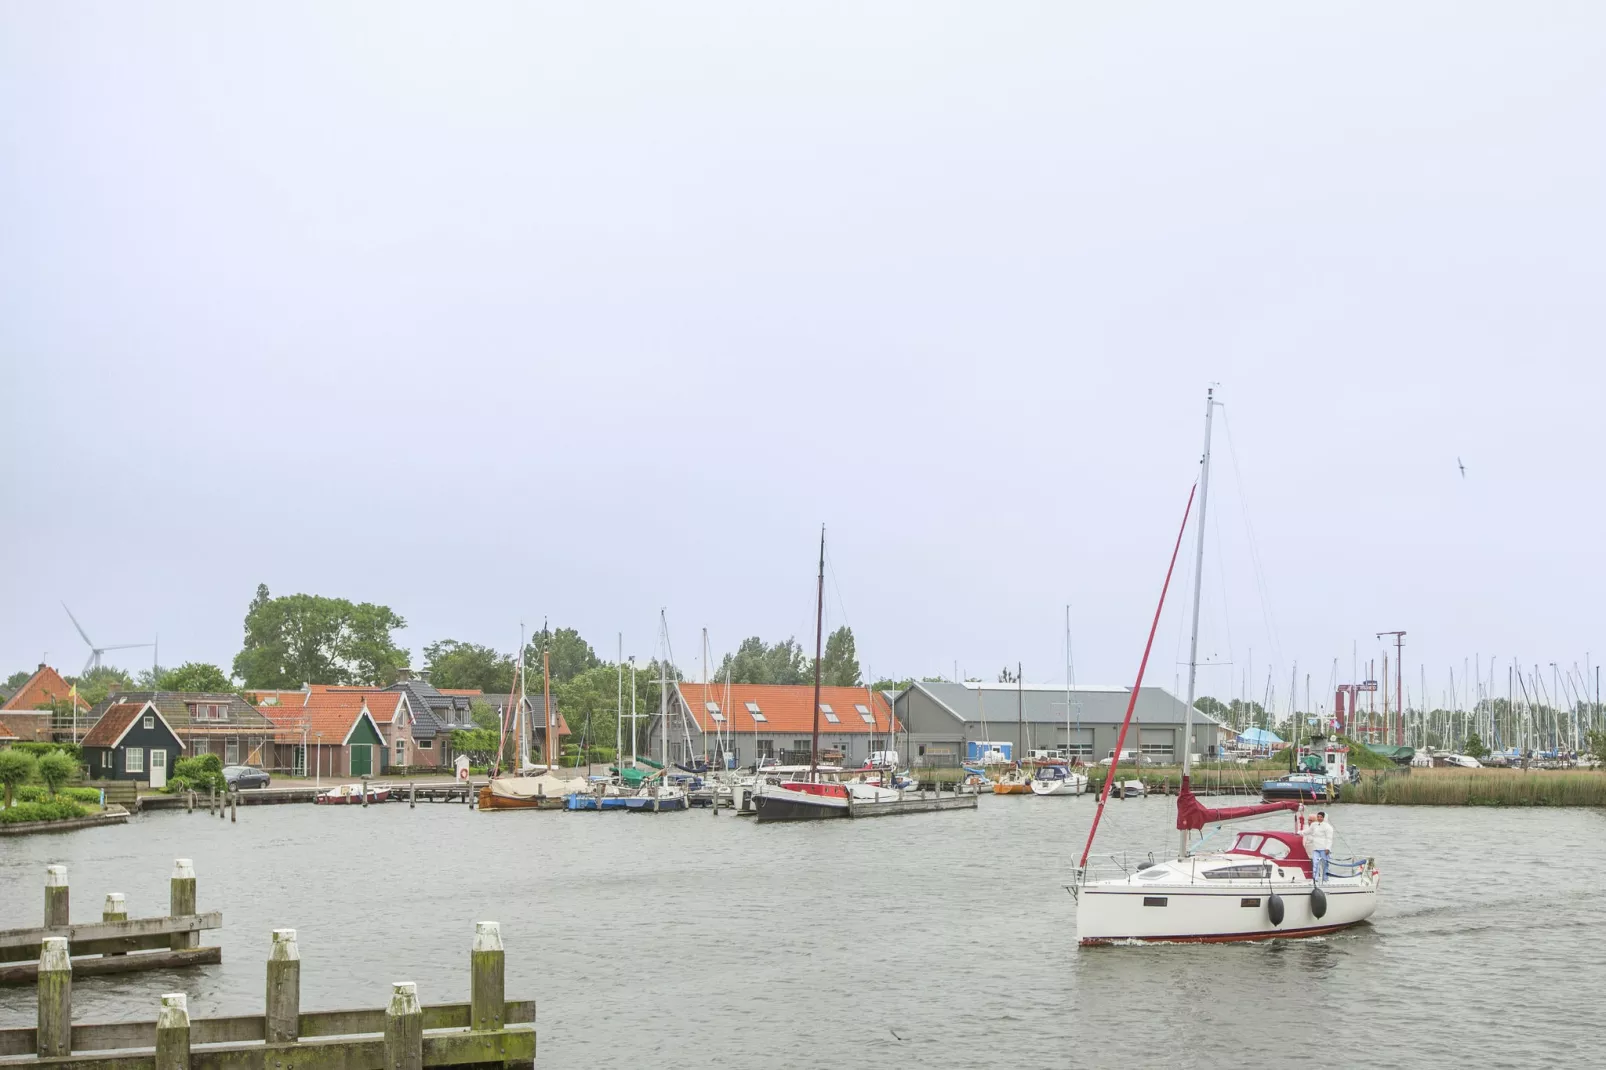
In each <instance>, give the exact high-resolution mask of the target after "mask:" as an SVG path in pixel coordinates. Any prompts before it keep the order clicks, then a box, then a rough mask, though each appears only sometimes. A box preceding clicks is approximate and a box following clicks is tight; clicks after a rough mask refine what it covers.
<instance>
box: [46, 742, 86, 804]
mask: <svg viewBox="0 0 1606 1070" xmlns="http://www.w3.org/2000/svg"><path fill="white" fill-rule="evenodd" d="M77 775H78V763H77V762H75V761H73V759H72V758H71V756H69V755H66V754H63V753H62V752H61V751H59V750H58V751H52V752H51V753H50V754H47V755H45V756H44V757H43V758H40V759H39V779H40V780H43V781H44V782H45V787H46V788H48V789H49V790H50V794H51V795H52V796H53V795H55V794H56V793H57V792H58V791H60V790H61V788H62V785H63V784H66V783H67V781H69V780H71V779H72V778H73V777H75V776H77Z"/></svg>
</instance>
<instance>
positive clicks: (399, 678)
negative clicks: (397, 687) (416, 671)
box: [396, 669, 413, 684]
mask: <svg viewBox="0 0 1606 1070" xmlns="http://www.w3.org/2000/svg"><path fill="white" fill-rule="evenodd" d="M412 678H413V670H411V669H397V670H396V683H398V684H399V683H403V682H405V681H407V680H411V679H412Z"/></svg>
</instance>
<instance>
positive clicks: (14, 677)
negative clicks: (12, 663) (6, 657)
mask: <svg viewBox="0 0 1606 1070" xmlns="http://www.w3.org/2000/svg"><path fill="white" fill-rule="evenodd" d="M31 679H33V673H31V672H25V671H23V670H22V669H18V670H17V671H16V672H14V673H12V674H11V675H10V676H8V677H6V682H5V683H4V684H0V687H4V688H5V689H6V690H7V691H15V690H17V688H19V687H21V686H22V685H23V684H25V683H27V682H28V681H29V680H31Z"/></svg>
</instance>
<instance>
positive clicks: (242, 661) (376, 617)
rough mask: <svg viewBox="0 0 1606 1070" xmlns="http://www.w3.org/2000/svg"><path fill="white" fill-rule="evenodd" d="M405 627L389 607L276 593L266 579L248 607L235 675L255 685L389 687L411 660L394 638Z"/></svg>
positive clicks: (313, 596)
mask: <svg viewBox="0 0 1606 1070" xmlns="http://www.w3.org/2000/svg"><path fill="white" fill-rule="evenodd" d="M405 627H407V622H406V621H405V620H403V619H402V618H401V616H399V615H398V614H397V613H395V612H394V611H392V610H391V609H390V607H388V606H379V605H374V604H373V603H370V602H361V603H352V602H350V601H347V600H346V599H344V598H325V597H322V596H320V595H310V594H292V595H281V596H280V597H278V598H274V597H271V596H270V595H269V593H268V587H267V584H261V585H259V586H258V587H257V593H256V597H255V598H253V599H252V600H251V605H250V607H249V609H247V611H246V615H245V644H244V649H242V650H241V651H240V653H239V654H238V655H236V656H235V659H234V675H235V676H237V677H239V678H240V679H241V680H243V681H244V683H245V686H246V687H248V688H286V689H294V688H298V687H300V686H301V685H302V684H368V685H374V686H383V685H386V684H389V683H392V682H394V681H395V679H396V676H397V673H398V672H399V671H400V670H401V669H402V668H405V667H406V665H407V661H408V657H407V651H405V650H402V649H401V648H399V647H397V646H396V644H395V641H394V638H393V635H392V633H394V632H395V631H397V630H398V629H401V628H405Z"/></svg>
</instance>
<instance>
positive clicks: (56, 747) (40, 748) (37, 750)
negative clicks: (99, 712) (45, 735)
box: [11, 739, 84, 762]
mask: <svg viewBox="0 0 1606 1070" xmlns="http://www.w3.org/2000/svg"><path fill="white" fill-rule="evenodd" d="M11 749H12V750H16V751H21V752H22V753H24V754H31V755H33V756H34V757H35V758H43V757H44V756H45V755H47V754H57V753H59V754H65V755H66V756H67V757H69V758H71V759H72V760H73V761H75V762H76V761H80V760H81V759H82V758H83V756H84V748H82V747H80V746H79V745H78V744H76V743H44V742H40V741H39V740H33V739H30V740H26V741H24V742H21V743H13V744H12V745H11Z"/></svg>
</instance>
